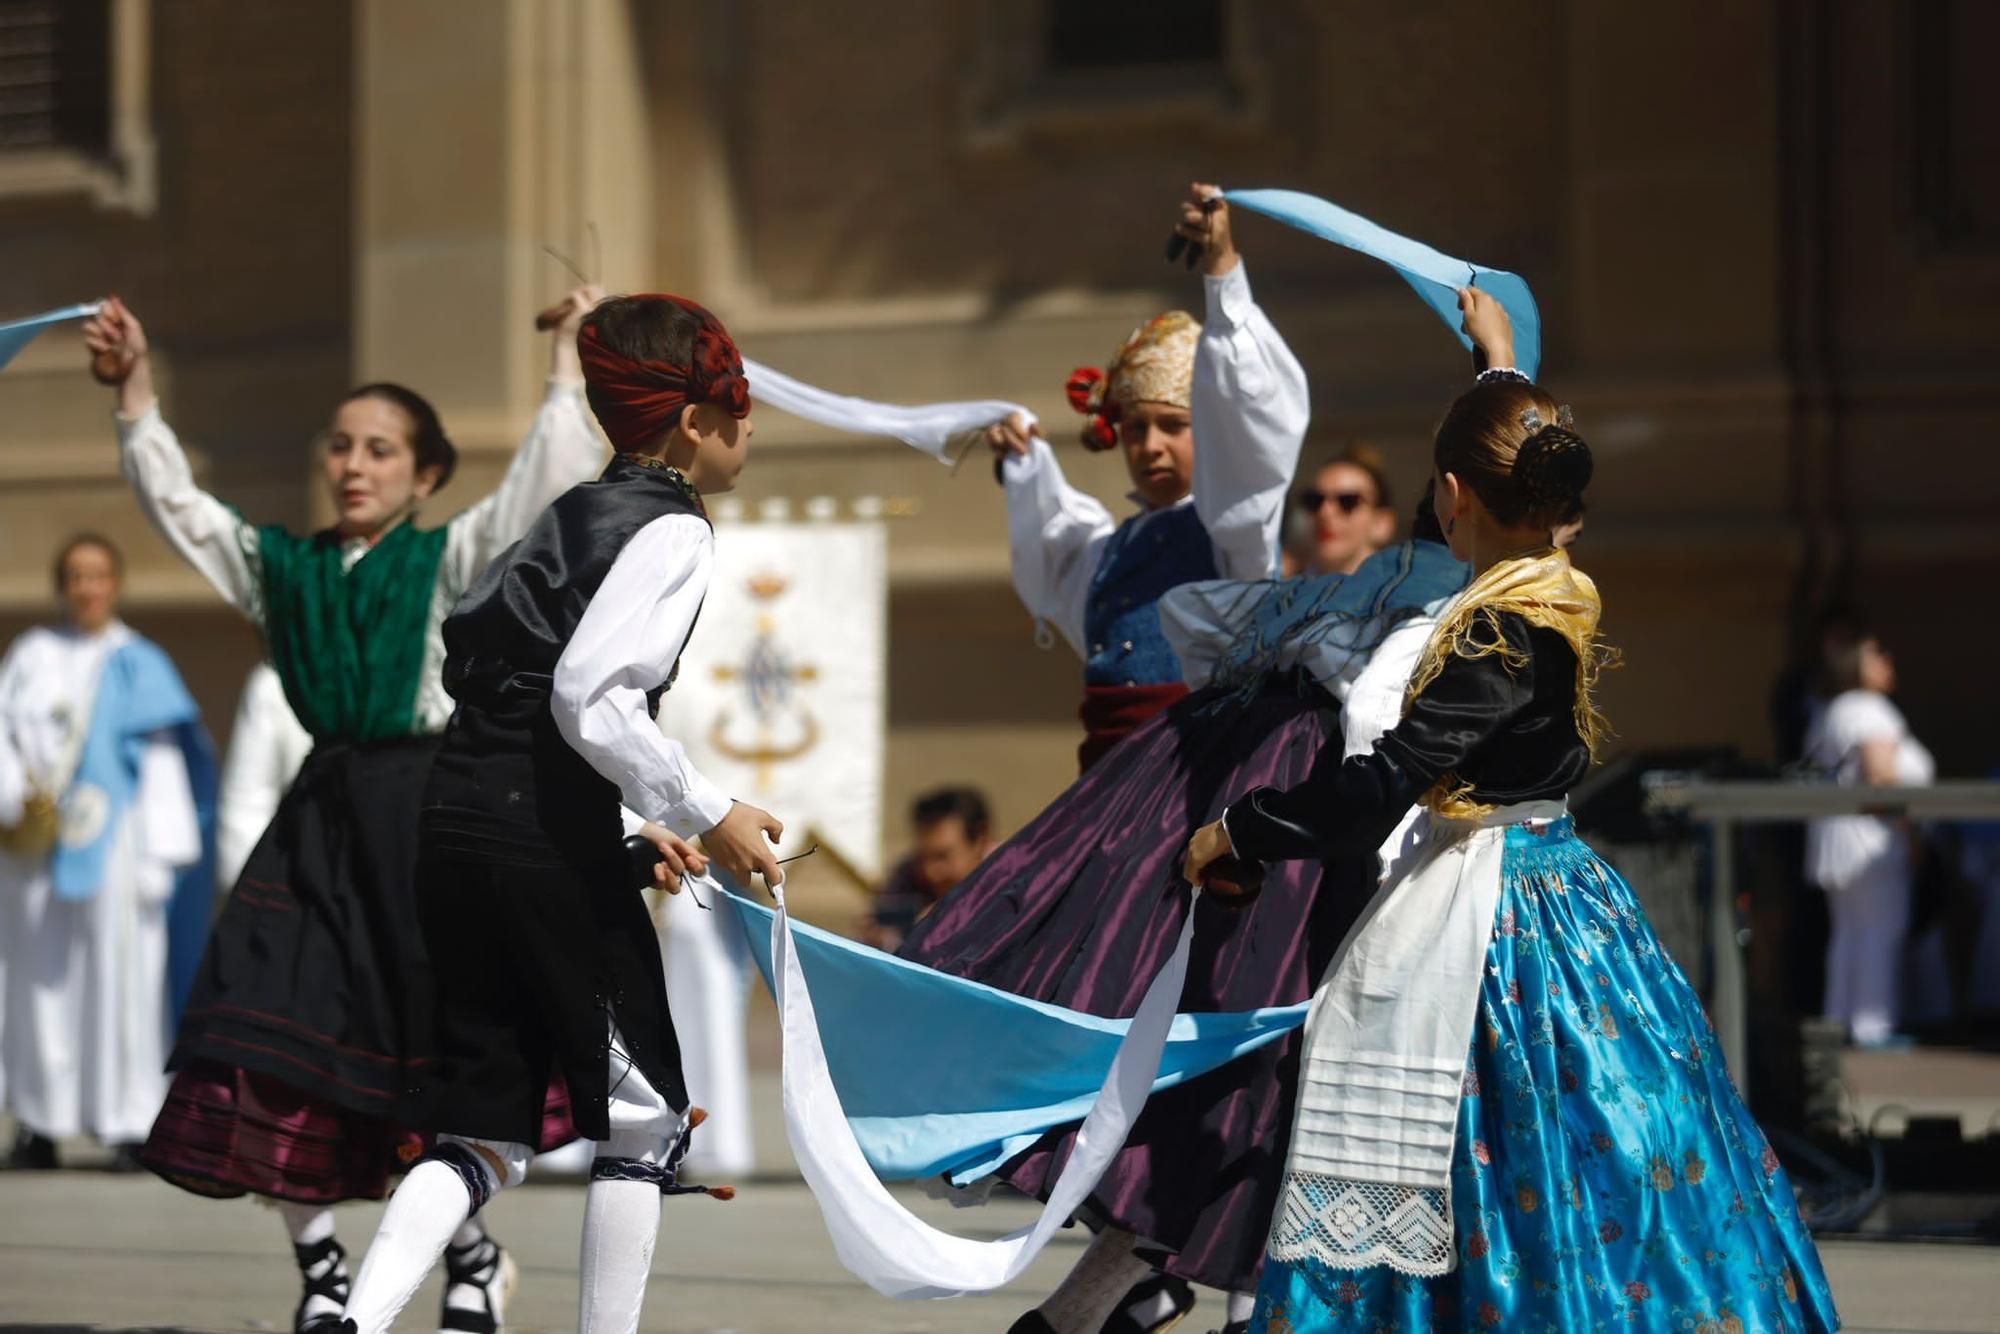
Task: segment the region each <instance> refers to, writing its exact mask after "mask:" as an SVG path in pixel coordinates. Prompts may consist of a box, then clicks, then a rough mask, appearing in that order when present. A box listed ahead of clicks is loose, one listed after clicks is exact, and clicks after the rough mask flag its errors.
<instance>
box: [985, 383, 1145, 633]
mask: <svg viewBox="0 0 2000 1334" xmlns="http://www.w3.org/2000/svg"><path fill="white" fill-rule="evenodd" d="M986 438H987V442H988V443H989V444H991V445H992V446H993V452H994V454H995V455H996V456H997V458H998V465H997V466H998V468H999V473H1000V484H1001V486H1002V487H1003V488H1005V490H1006V493H1007V549H1008V554H1009V556H1010V558H1011V560H1012V566H1013V573H1014V591H1015V592H1016V593H1018V594H1020V597H1021V602H1022V604H1023V605H1025V606H1026V607H1027V609H1028V613H1029V614H1030V615H1031V616H1033V617H1034V618H1035V619H1036V620H1037V621H1045V622H1047V623H1048V624H1050V625H1053V626H1054V627H1055V628H1056V629H1057V630H1058V631H1060V632H1061V634H1062V637H1063V638H1064V639H1066V640H1068V641H1069V646H1070V647H1071V648H1073V649H1075V650H1076V654H1077V656H1078V657H1084V656H1086V655H1087V652H1088V650H1087V649H1086V648H1085V645H1084V641H1085V640H1086V639H1087V638H1088V637H1089V636H1088V635H1087V633H1086V632H1085V630H1084V614H1083V612H1084V602H1085V600H1086V598H1087V597H1088V595H1089V593H1090V580H1091V577H1092V576H1093V575H1095V574H1096V573H1097V562H1098V560H1099V559H1100V558H1101V557H1102V555H1103V552H1104V544H1105V542H1107V541H1109V540H1110V537H1111V533H1112V530H1113V529H1114V528H1115V527H1116V526H1117V525H1116V524H1115V523H1114V522H1113V521H1112V518H1111V511H1109V510H1107V509H1105V508H1104V506H1103V505H1101V504H1099V503H1098V502H1097V501H1096V500H1095V499H1094V498H1092V497H1090V496H1087V495H1085V494H1084V493H1083V492H1081V491H1079V490H1077V489H1076V488H1075V487H1073V486H1071V485H1070V484H1069V481H1068V479H1066V478H1065V477H1064V476H1063V471H1062V465H1061V464H1059V463H1057V462H1056V454H1055V451H1054V450H1053V449H1051V448H1049V442H1048V441H1047V440H1045V439H1043V438H1042V435H1041V432H1040V429H1039V428H1038V427H1037V426H1036V425H1035V424H1034V423H1033V422H1030V421H1027V420H1025V419H1023V418H1021V417H1018V416H1016V417H1011V418H1009V419H1008V420H1006V421H1004V422H996V423H995V424H994V425H993V426H991V427H990V428H988V430H987V435H986Z"/></svg>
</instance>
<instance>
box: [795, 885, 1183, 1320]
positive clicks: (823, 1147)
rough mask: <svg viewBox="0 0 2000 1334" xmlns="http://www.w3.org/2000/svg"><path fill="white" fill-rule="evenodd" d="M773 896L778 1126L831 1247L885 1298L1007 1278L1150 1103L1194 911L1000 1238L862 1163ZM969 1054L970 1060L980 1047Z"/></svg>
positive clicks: (1086, 1187) (1065, 1214) (967, 1288)
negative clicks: (1038, 1204) (1032, 1216)
mask: <svg viewBox="0 0 2000 1334" xmlns="http://www.w3.org/2000/svg"><path fill="white" fill-rule="evenodd" d="M772 898H773V899H774V900H775V901H776V904H777V911H776V912H775V913H774V914H773V915H772V919H771V958H772V960H773V968H772V972H773V973H774V974H775V980H776V982H777V986H776V996H777V1002H778V1022H779V1024H780V1026H781V1028H782V1029H783V1033H784V1095H785V1134H786V1135H787V1136H788V1137H789V1138H790V1139H791V1142H792V1153H793V1155H794V1156H795V1157H796V1158H797V1159H798V1164H799V1170H800V1172H801V1173H802V1174H804V1176H805V1180H806V1185H807V1186H809V1187H810V1188H811V1190H812V1193H813V1198H814V1199H815V1200H817V1201H818V1203H819V1209H820V1215H821V1217H822V1218H824V1219H825V1221H826V1230H827V1234H828V1235H829V1236H830V1237H831V1238H832V1239H833V1249H834V1253H835V1254H836V1255H838V1256H839V1257H840V1262H841V1264H843V1265H845V1266H846V1267H847V1269H848V1271H849V1272H850V1273H852V1274H854V1275H855V1277H857V1278H859V1279H861V1280H862V1281H863V1282H865V1283H867V1284H868V1286H869V1287H871V1288H873V1289H875V1291H877V1292H879V1293H882V1294H883V1295H884V1296H888V1297H901V1298H935V1297H957V1296H960V1295H962V1294H964V1293H968V1292H986V1291H989V1290H991V1289H993V1288H998V1287H1000V1286H1002V1285H1003V1284H1006V1283H1010V1282H1012V1281H1013V1280H1014V1279H1016V1278H1018V1277H1019V1276H1020V1275H1021V1273H1022V1272H1023V1271H1024V1270H1026V1269H1027V1267H1028V1265H1029V1264H1030V1263H1031V1262H1032V1261H1033V1260H1034V1258H1035V1256H1036V1255H1037V1254H1038V1253H1039V1252H1040V1251H1041V1249H1042V1247H1043V1246H1044V1245H1045V1244H1047V1242H1048V1240H1049V1238H1050V1237H1052V1236H1054V1235H1055V1233H1056V1232H1057V1231H1058V1230H1059V1229H1060V1228H1061V1227H1062V1226H1063V1225H1064V1224H1065V1223H1066V1222H1068V1221H1069V1218H1070V1216H1071V1215H1072V1214H1074V1213H1075V1212H1076V1210H1077V1208H1078V1207H1079V1206H1080V1205H1082V1204H1083V1202H1084V1200H1085V1199H1086V1198H1088V1197H1089V1195H1090V1192H1091V1191H1092V1190H1094V1189H1095V1188H1096V1186H1097V1182H1098V1179H1099V1178H1100V1177H1102V1176H1103V1175H1104V1171H1105V1169H1106V1168H1107V1167H1109V1166H1110V1165H1111V1160H1112V1159H1113V1158H1114V1157H1115V1156H1116V1155H1117V1153H1118V1151H1119V1150H1120V1149H1121V1148H1123V1147H1124V1145H1125V1136H1126V1135H1127V1134H1128V1133H1130V1131H1131V1129H1132V1123H1133V1122H1134V1121H1135V1120H1137V1119H1138V1116H1139V1112H1140V1110H1141V1109H1142V1108H1143V1107H1144V1106H1145V1104H1146V1095H1147V1093H1148V1092H1149V1091H1150V1089H1151V1086H1152V1083H1153V1078H1154V1076H1155V1075H1156V1074H1157V1073H1158V1072H1159V1068H1160V1055H1161V1052H1162V1051H1163V1050H1164V1049H1165V1047H1166V1042H1167V1030H1168V1028H1169V1027H1170V1026H1171V1025H1172V1023H1173V1018H1174V1009H1175V1007H1176V1005H1178V1004H1179V1002H1180V995H1181V986H1182V984H1183V983H1184V982H1185V981H1186V980H1187V968H1188V953H1189V948H1190V945H1191V943H1192V941H1193V939H1194V913H1193V912H1192V911H1190V912H1189V913H1188V916H1187V922H1186V923H1185V924H1184V925H1183V926H1182V928H1181V938H1180V944H1179V945H1178V946H1177V947H1176V948H1175V950H1174V953H1173V956H1172V957H1171V958H1169V959H1168V960H1167V962H1166V964H1165V965H1164V966H1162V967H1161V969H1160V971H1159V973H1158V974H1157V975H1155V976H1154V978H1153V982H1152V985H1151V986H1149V987H1148V988H1147V990H1146V996H1145V999H1144V1000H1142V1001H1141V1002H1140V1003H1139V1011H1138V1013H1137V1014H1135V1015H1133V1016H1132V1026H1131V1028H1130V1029H1129V1030H1127V1032H1126V1035H1125V1039H1124V1041H1123V1042H1121V1043H1120V1044H1119V1047H1118V1054H1117V1056H1115V1057H1114V1058H1113V1059H1112V1062H1111V1070H1110V1073H1109V1074H1107V1075H1106V1076H1105V1080H1104V1086H1103V1088H1101V1089H1100V1090H1099V1091H1098V1094H1097V1100H1096V1102H1095V1103H1093V1104H1092V1106H1091V1109H1090V1114H1089V1115H1088V1116H1087V1117H1085V1118H1084V1121H1083V1126H1082V1128H1081V1129H1080V1130H1078V1131H1077V1135H1076V1141H1075V1144H1074V1147H1073V1148H1072V1149H1071V1151H1070V1155H1069V1159H1068V1161H1067V1162H1065V1163H1064V1164H1063V1169H1062V1172H1061V1173H1060V1174H1059V1175H1058V1176H1057V1177H1056V1181H1055V1185H1054V1187H1053V1188H1052V1189H1051V1190H1050V1192H1049V1200H1048V1203H1047V1204H1046V1205H1045V1206H1043V1209H1042V1212H1041V1215H1040V1217H1038V1218H1037V1219H1036V1220H1035V1221H1034V1223H1033V1224H1031V1225H1030V1226H1028V1227H1025V1228H1022V1229H1020V1230H1018V1231H1015V1232H1011V1233H1009V1234H1007V1235H1006V1236H1004V1237H998V1238H995V1239H993V1240H989V1241H976V1240H973V1239H970V1238H967V1237H960V1236H954V1235H953V1234H951V1233H949V1232H944V1231H941V1230H939V1229H938V1228H935V1227H932V1226H931V1225H930V1224H929V1223H926V1222H925V1221H924V1220H923V1219H921V1218H918V1217H917V1216H916V1215H915V1214H913V1213H911V1212H910V1211H909V1210H908V1209H905V1208H904V1207H903V1206H902V1205H901V1204H899V1203H897V1202H896V1199H895V1197H894V1196H892V1195H891V1194H890V1193H889V1191H888V1189H887V1188H886V1187H885V1186H883V1184H882V1182H881V1181H880V1180H879V1179H877V1177H876V1176H875V1173H874V1172H873V1171H872V1170H870V1168H869V1166H868V1161H867V1159H866V1158H864V1157H863V1156H862V1153H861V1146H860V1145H859V1144H857V1143H856V1142H855V1139H854V1133H853V1132H852V1131H851V1130H850V1129H849V1128H848V1125H847V1117H846V1114H845V1113H844V1112H843V1111H842V1110H841V1105H840V1095H839V1093H838V1092H837V1091H836V1090H835V1089H834V1087H833V1078H832V1075H831V1074H830V1073H829V1072H828V1069H827V1063H826V1051H825V1049H824V1048H823V1047H822V1046H821V1045H820V1039H819V1023H818V1020H817V1019H816V1018H815V1017H814V1015H813V1004H812V995H811V993H810V992H809V991H808V990H807V989H806V979H805V972H804V970H803V969H802V968H801V967H800V966H799V959H798V954H797V952H796V951H795V950H794V949H793V948H792V926H791V919H790V917H789V915H788V914H787V912H786V909H785V892H784V889H783V887H782V886H780V887H777V888H774V889H773V890H772ZM968 1055H969V1056H971V1057H972V1058H973V1059H977V1056H978V1053H977V1052H971V1053H968ZM940 1077H941V1078H949V1072H940Z"/></svg>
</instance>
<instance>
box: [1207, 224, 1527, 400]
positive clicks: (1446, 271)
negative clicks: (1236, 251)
mask: <svg viewBox="0 0 2000 1334" xmlns="http://www.w3.org/2000/svg"><path fill="white" fill-rule="evenodd" d="M1222 197H1223V198H1224V199H1226V200H1228V201H1229V202H1230V204H1232V205H1234V206H1236V207H1238V208H1247V209H1249V210H1250V211H1251V212H1253V213H1262V214H1263V215H1264V216H1265V217H1268V218H1276V219H1277V220H1278V221H1279V222H1282V223H1285V224H1287V225H1288V226H1292V227H1296V228H1298V229H1299V230H1300V231H1302V232H1306V233H1309V234H1310V235H1313V236H1317V237H1319V238H1320V239H1321V240H1323V241H1331V242H1333V243H1334V244H1335V245H1343V246H1346V247H1347V248H1348V249H1349V250H1358V251H1360V252H1361V253H1362V254H1364V255H1368V256H1371V257H1373V258H1375V259H1379V260H1381V261H1382V262H1383V263H1384V264H1387V265H1388V266H1389V267H1390V268H1392V269H1394V270H1395V271H1396V272H1397V273H1399V274H1401V275H1402V276H1403V281H1405V282H1407V283H1408V284H1409V285H1410V286H1411V287H1413V288H1415V289H1416V293H1417V295H1418V296H1420V297H1422V298H1423V299H1424V304H1425V305H1427V306H1429V307H1430V308H1431V309H1432V310H1434V311H1436V312H1437V313H1438V318H1439V319H1442V320H1443V321H1444V322H1445V325H1446V327H1447V328H1449V329H1450V330H1451V331H1452V332H1453V333H1456V334H1458V341H1459V342H1461V343H1463V344H1464V345H1465V346H1466V348H1467V350H1470V349H1471V347H1472V340H1471V339H1470V338H1468V337H1466V336H1465V335H1464V334H1463V333H1460V332H1459V324H1460V323H1461V322H1462V319H1463V317H1462V316H1461V315H1460V314H1459V311H1458V289H1459V288H1461V287H1477V288H1479V289H1480V290H1481V291H1483V292H1488V293H1491V294H1492V295H1493V296H1495V297H1497V298H1499V301H1500V304H1501V305H1502V306H1503V307H1505V308H1506V311H1507V318H1508V319H1510V320H1512V321H1513V322H1514V367H1515V369H1516V370H1518V371H1520V372H1521V373H1522V374H1523V375H1525V376H1527V377H1528V378H1529V379H1531V380H1532V379H1534V378H1535V372H1536V371H1537V370H1539V369H1540V368H1541V364H1542V316H1541V312H1540V311H1539V310H1537V309H1536V308H1535V297H1534V294H1533V293H1532V292H1530V291H1529V290H1528V284H1527V282H1526V280H1525V279H1523V278H1521V277H1520V276H1519V275H1517V274H1512V273H1509V272H1507V270H1505V269H1489V268H1487V267H1486V266H1485V265H1484V264H1474V263H1472V262H1471V261H1469V260H1463V259H1453V258H1452V257H1451V256H1450V255H1447V254H1445V253H1443V252H1442V251H1439V250H1435V249H1433V248H1431V247H1430V246H1427V245H1425V244H1424V243H1423V242H1421V241H1412V240H1411V239H1410V238H1409V237H1407V236H1398V235H1397V234H1396V233H1394V232H1392V231H1390V230H1389V229H1388V228H1386V227H1383V226H1380V225H1378V224H1376V223H1373V222H1370V221H1369V220H1368V219H1366V218H1364V217H1362V216H1361V215H1360V214H1359V213H1353V212H1350V211H1348V210H1347V209H1344V208H1342V207H1341V206H1340V205H1338V204H1335V203H1331V202H1329V201H1327V200H1324V199H1321V198H1320V197H1319V196H1318V195H1309V194H1306V193H1304V192H1303V191H1299V190H1226V191H1224V192H1223V196H1222Z"/></svg>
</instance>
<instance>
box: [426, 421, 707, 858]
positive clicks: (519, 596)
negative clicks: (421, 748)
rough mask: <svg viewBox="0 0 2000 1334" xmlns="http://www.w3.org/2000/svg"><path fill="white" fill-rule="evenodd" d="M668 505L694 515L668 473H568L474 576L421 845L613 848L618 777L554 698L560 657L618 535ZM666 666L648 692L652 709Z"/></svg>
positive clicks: (483, 851)
mask: <svg viewBox="0 0 2000 1334" xmlns="http://www.w3.org/2000/svg"><path fill="white" fill-rule="evenodd" d="M668 514H694V515H702V516H703V517H706V516H705V515H704V513H703V510H702V506H701V499H700V497H699V496H698V495H696V494H695V492H694V491H693V490H692V489H691V488H689V487H688V486H687V485H686V483H685V482H683V481H682V480H681V479H680V477H679V475H678V474H676V473H670V472H667V471H666V470H664V469H660V468H656V467H650V466H647V465H645V464H640V463H635V462H633V461H632V460H630V459H628V458H624V457H622V456H621V457H618V458H614V459H613V460H612V461H611V464H610V466H609V467H607V468H606V469H605V470H604V474H603V476H601V477H599V478H598V479H597V480H596V481H594V482H585V483H583V484H581V485H580V486H574V487H571V488H570V489H569V490H568V491H566V492H564V493H563V494H562V495H561V496H559V497H557V498H556V500H555V501H554V502H553V503H552V504H551V505H550V506H549V507H548V508H547V509H546V510H543V511H542V513H541V515H540V516H539V517H537V518H536V520H535V522H534V523H533V524H532V525H531V526H530V527H529V529H528V531H527V534H526V535H525V536H524V537H522V538H521V540H520V541H518V542H516V543H515V544H514V545H513V546H512V547H510V548H508V549H507V550H506V551H505V552H504V553H502V554H501V555H500V556H499V558H498V559H496V560H495V561H494V562H493V563H492V564H491V565H489V566H487V568H486V570H485V572H484V573H483V574H481V575H480V576H479V578H478V579H477V580H476V581H474V583H473V585H472V587H471V588H469V589H467V590H466V594H465V596H464V597H463V598H461V599H460V600H459V604H458V606H457V608H456V609H454V610H453V612H452V614H451V616H450V617H449V618H448V619H447V620H446V621H445V623H444V646H445V660H444V684H445V689H446V690H448V691H450V692H451V696H452V698H453V699H455V700H457V701H458V710H457V712H455V713H454V714H453V715H452V720H451V726H450V727H449V728H448V729H447V730H446V732H445V739H444V745H443V747H442V749H441V750H440V751H439V753H438V759H437V763H436V765H435V767H434V768H433V770H432V773H431V781H430V785H429V788H428V790H427V791H426V793H425V797H424V832H425V841H426V844H427V846H430V847H434V848H436V849H437V850H442V851H446V852H449V853H452V854H455V855H468V856H477V857H480V858H481V859H483V860H497V861H507V862H515V863H527V864H554V863H557V862H560V863H564V864H568V865H572V866H591V865H596V864H599V863H602V862H605V861H607V860H609V859H611V858H615V857H616V856H618V853H619V849H618V844H619V838H620V834H621V828H622V827H621V824H620V821H619V817H618V801H619V796H618V788H617V785H616V784H614V783H612V782H611V781H610V780H609V779H607V778H605V777H603V776H602V775H601V774H599V773H598V772H597V771H596V770H595V769H593V768H591V767H590V765H589V763H588V762H587V761H585V760H584V758H583V757H582V756H580V755H578V754H577V753H576V752H575V751H574V750H572V749H570V747H569V744H568V743H567V742H566V741H564V740H563V738H562V734H561V733H560V732H559V731H558V730H557V728H556V725H555V719H554V717H553V715H552V714H551V713H550V711H549V697H550V693H551V690H552V688H553V685H554V680H555V669H556V663H557V662H558V661H559V660H560V659H561V658H562V654H563V650H564V648H566V647H567V646H568V644H569V640H570V636H571V635H573V634H574V633H575V632H576V626H577V622H579V621H580V620H582V619H583V613H584V609H585V608H586V607H588V606H589V605H590V599H591V598H592V597H593V596H594V595H595V594H596V592H597V589H598V586H599V585H600V584H602V583H603V582H604V577H605V575H607V574H609V573H610V572H611V566H612V563H613V562H614V561H616V560H617V559H618V553H619V552H621V551H623V550H624V548H625V544H626V543H627V542H629V541H631V540H632V538H633V537H634V536H635V535H636V534H637V533H638V531H639V530H640V529H641V528H644V527H645V526H646V525H647V524H649V523H651V522H652V521H653V520H655V519H657V518H660V517H661V516H663V515H668ZM671 681H672V677H671V676H669V678H668V680H666V681H662V682H660V684H659V685H658V686H657V687H655V688H654V689H653V690H651V691H649V692H647V703H648V704H649V705H650V706H651V707H652V708H653V709H655V710H657V709H658V705H659V698H660V696H661V694H663V693H664V692H665V691H666V688H667V686H668V685H669V684H670V683H671Z"/></svg>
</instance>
